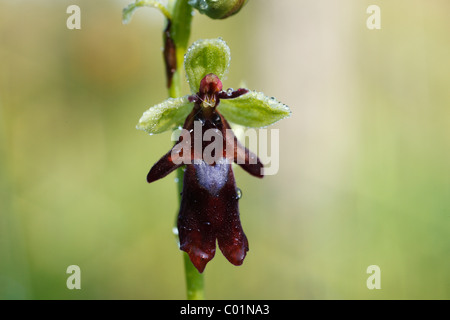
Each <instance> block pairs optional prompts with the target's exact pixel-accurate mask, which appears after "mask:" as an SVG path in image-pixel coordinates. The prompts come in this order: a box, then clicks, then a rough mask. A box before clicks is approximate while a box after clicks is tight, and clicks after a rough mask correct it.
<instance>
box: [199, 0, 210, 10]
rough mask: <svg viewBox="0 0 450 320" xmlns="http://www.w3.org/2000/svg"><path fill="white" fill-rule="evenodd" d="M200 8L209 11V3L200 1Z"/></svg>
mask: <svg viewBox="0 0 450 320" xmlns="http://www.w3.org/2000/svg"><path fill="white" fill-rule="evenodd" d="M199 7H200V9H201V10H206V9H208V3H207V2H206V0H200V3H199Z"/></svg>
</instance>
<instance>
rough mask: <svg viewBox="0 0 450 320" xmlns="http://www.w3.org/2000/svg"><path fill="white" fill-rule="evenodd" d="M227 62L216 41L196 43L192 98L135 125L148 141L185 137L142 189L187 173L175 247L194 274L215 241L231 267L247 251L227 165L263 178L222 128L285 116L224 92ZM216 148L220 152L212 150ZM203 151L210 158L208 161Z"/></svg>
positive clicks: (251, 94) (280, 109) (250, 94)
mask: <svg viewBox="0 0 450 320" xmlns="http://www.w3.org/2000/svg"><path fill="white" fill-rule="evenodd" d="M230 61H231V54H230V48H229V47H228V45H227V44H226V43H225V41H223V40H222V39H220V38H219V39H211V40H199V41H197V42H195V43H194V44H193V45H192V46H191V47H190V48H189V49H188V51H187V54H186V55H185V60H184V67H185V72H186V77H187V81H188V82H189V86H190V89H191V95H186V96H184V97H180V98H170V99H168V100H166V101H164V102H162V103H160V104H158V105H155V106H153V107H151V108H150V109H149V110H148V111H146V112H145V113H144V114H143V116H142V118H141V119H140V121H139V123H138V125H137V128H138V129H140V130H144V131H146V132H147V133H149V134H157V133H162V132H165V131H167V130H170V129H174V128H177V127H180V126H182V128H183V130H184V132H187V134H184V135H180V137H179V139H178V141H177V143H176V144H175V146H174V147H173V148H172V149H171V150H170V151H169V152H168V153H167V154H165V155H164V156H163V157H162V158H161V159H160V160H159V161H158V162H157V163H156V164H155V165H154V166H153V167H152V168H151V170H150V172H149V173H148V175H147V181H148V182H149V183H152V182H155V181H156V180H159V179H161V178H163V177H165V176H167V175H168V174H169V173H171V172H173V171H174V170H176V169H178V168H180V167H182V166H185V172H184V181H183V191H182V197H181V206H180V210H179V214H178V220H177V228H178V234H179V245H180V249H181V250H183V251H185V252H187V254H188V255H189V258H190V260H191V261H192V263H193V265H194V266H195V267H196V268H197V270H198V271H199V272H200V273H202V272H203V271H204V269H205V267H206V264H207V263H208V262H209V261H210V260H211V259H212V258H213V257H214V255H215V250H216V241H217V243H218V246H219V248H220V249H221V251H222V253H223V255H224V256H225V257H226V258H227V259H228V261H230V262H231V263H232V264H234V265H241V264H242V263H243V261H244V258H245V256H246V254H247V251H248V248H249V247H248V240H247V237H246V236H245V233H244V231H243V229H242V226H241V222H240V215H239V198H240V196H239V190H238V189H237V187H236V182H235V179H234V174H233V168H232V163H233V162H234V163H237V164H238V165H239V166H240V167H241V168H243V169H244V170H245V171H247V172H248V173H250V174H251V175H253V176H255V177H258V178H262V177H263V176H264V172H263V164H262V163H261V161H260V160H259V158H258V157H257V156H256V155H255V154H254V153H252V152H251V151H249V150H248V149H247V148H245V147H244V146H243V145H242V144H240V143H239V141H238V139H237V138H236V137H235V135H234V134H233V133H232V130H231V126H230V124H229V122H228V121H230V122H231V123H234V124H237V125H241V126H245V127H253V128H261V127H267V126H269V125H271V124H274V123H275V122H277V121H279V120H281V119H283V118H286V117H288V116H290V110H289V108H288V107H287V106H286V105H284V104H282V103H280V102H278V101H277V100H276V99H275V98H269V97H267V96H265V95H264V94H262V93H260V92H256V91H251V90H248V89H246V88H240V89H238V90H234V89H228V90H223V84H222V81H221V79H222V78H223V76H224V75H225V73H226V72H227V71H228V68H229V65H230ZM207 131H213V132H214V139H209V140H208V139H203V136H204V133H205V132H207ZM199 139H200V141H199ZM212 140H214V141H212ZM192 141H194V143H192ZM218 142H219V146H220V147H221V148H211V146H212V145H213V144H215V146H217V144H218ZM196 145H199V146H200V148H196V147H194V146H196ZM209 149H211V150H210V154H211V157H209V158H208V159H207V158H206V157H205V154H206V153H208V152H206V151H208V150H209ZM218 150H220V151H218Z"/></svg>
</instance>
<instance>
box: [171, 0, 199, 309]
mask: <svg viewBox="0 0 450 320" xmlns="http://www.w3.org/2000/svg"><path fill="white" fill-rule="evenodd" d="M169 10H170V11H171V12H172V20H171V23H172V25H171V28H170V37H171V38H172V40H173V42H174V44H175V50H176V61H177V65H176V69H175V72H174V74H173V77H172V83H171V86H170V87H169V96H170V97H171V98H177V97H181V87H182V76H181V73H182V69H183V64H184V55H185V53H186V51H187V46H188V43H189V37H190V34H191V23H192V7H191V6H190V5H188V3H187V0H171V1H170V2H169ZM177 177H178V187H179V188H178V190H177V191H178V194H179V195H180V197H179V200H180V202H181V192H182V191H183V180H184V171H183V169H182V168H180V169H178V170H177ZM183 257H184V269H185V275H186V289H187V299H188V300H204V299H205V293H204V292H205V291H204V277H203V274H201V273H199V272H198V270H197V269H196V268H195V267H194V265H193V264H192V262H191V260H190V259H189V256H188V254H187V253H183Z"/></svg>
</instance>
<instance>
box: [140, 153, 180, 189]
mask: <svg viewBox="0 0 450 320" xmlns="http://www.w3.org/2000/svg"><path fill="white" fill-rule="evenodd" d="M175 157H179V155H175ZM176 160H177V159H174V158H173V155H172V150H170V151H169V152H168V153H166V154H165V155H164V156H163V157H162V158H161V159H159V161H158V162H157V163H155V164H154V165H153V167H152V168H151V169H150V172H149V173H148V175H147V182H148V183H152V182H154V181H156V180H159V179H162V178H164V177H165V176H167V175H168V174H170V173H171V172H173V171H174V170H176V169H178V168H179V167H180V166H181V165H182V163H181V162H177V161H176ZM174 162H175V163H174Z"/></svg>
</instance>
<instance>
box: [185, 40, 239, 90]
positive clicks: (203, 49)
mask: <svg viewBox="0 0 450 320" xmlns="http://www.w3.org/2000/svg"><path fill="white" fill-rule="evenodd" d="M230 61H231V53H230V48H229V47H228V45H227V44H226V42H225V41H223V40H222V39H221V38H218V39H211V40H198V41H196V42H194V44H192V46H190V47H189V49H188V51H187V53H186V55H185V58H184V68H185V70H186V78H187V81H188V82H189V86H190V88H191V92H192V93H193V94H195V93H197V92H198V90H199V88H200V81H201V80H202V79H203V78H204V77H205V76H206V75H207V74H210V73H213V74H215V75H216V76H218V77H219V79H222V78H223V76H224V75H225V73H226V72H227V71H228V68H229V66H230Z"/></svg>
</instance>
